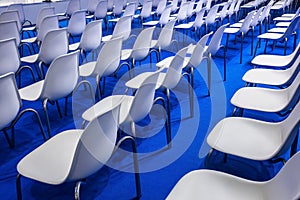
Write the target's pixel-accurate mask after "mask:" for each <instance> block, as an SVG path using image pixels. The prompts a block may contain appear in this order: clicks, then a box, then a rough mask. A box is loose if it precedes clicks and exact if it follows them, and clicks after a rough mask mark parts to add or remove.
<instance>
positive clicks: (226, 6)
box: [217, 2, 231, 24]
mask: <svg viewBox="0 0 300 200" xmlns="http://www.w3.org/2000/svg"><path fill="white" fill-rule="evenodd" d="M230 5H231V3H230V2H227V3H225V4H224V5H223V8H222V10H221V11H220V12H218V13H217V19H218V20H219V21H220V22H221V24H223V20H224V19H225V18H226V17H227V15H228V9H229V6H230ZM229 23H230V21H229Z"/></svg>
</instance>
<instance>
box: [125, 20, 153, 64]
mask: <svg viewBox="0 0 300 200" xmlns="http://www.w3.org/2000/svg"><path fill="white" fill-rule="evenodd" d="M154 29H155V27H154V26H153V27H149V28H146V29H143V30H142V31H141V32H140V33H139V35H138V36H137V38H136V40H135V42H134V44H133V47H132V49H122V52H121V60H122V61H127V62H128V65H129V63H131V67H132V69H134V67H135V64H136V61H142V60H144V59H146V58H147V56H148V55H149V54H150V55H151V51H150V48H151V41H152V36H153V31H154Z"/></svg>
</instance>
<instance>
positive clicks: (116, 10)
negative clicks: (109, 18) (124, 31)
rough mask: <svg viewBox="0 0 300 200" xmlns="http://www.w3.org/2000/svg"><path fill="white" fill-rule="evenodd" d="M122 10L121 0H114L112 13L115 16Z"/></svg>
mask: <svg viewBox="0 0 300 200" xmlns="http://www.w3.org/2000/svg"><path fill="white" fill-rule="evenodd" d="M122 12H123V0H114V7H113V14H114V15H115V16H119V15H121V14H122Z"/></svg>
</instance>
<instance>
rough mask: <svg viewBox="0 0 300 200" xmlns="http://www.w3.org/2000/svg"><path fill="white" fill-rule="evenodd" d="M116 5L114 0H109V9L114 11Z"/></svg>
mask: <svg viewBox="0 0 300 200" xmlns="http://www.w3.org/2000/svg"><path fill="white" fill-rule="evenodd" d="M113 7H114V0H107V10H109V11H112V9H113Z"/></svg>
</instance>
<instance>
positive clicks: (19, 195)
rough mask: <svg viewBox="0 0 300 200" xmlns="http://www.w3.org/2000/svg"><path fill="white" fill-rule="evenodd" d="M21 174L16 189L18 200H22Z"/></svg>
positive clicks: (18, 176)
mask: <svg viewBox="0 0 300 200" xmlns="http://www.w3.org/2000/svg"><path fill="white" fill-rule="evenodd" d="M21 177H22V175H21V174H18V175H17V179H16V189H17V199H18V200H22V189H21Z"/></svg>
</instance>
